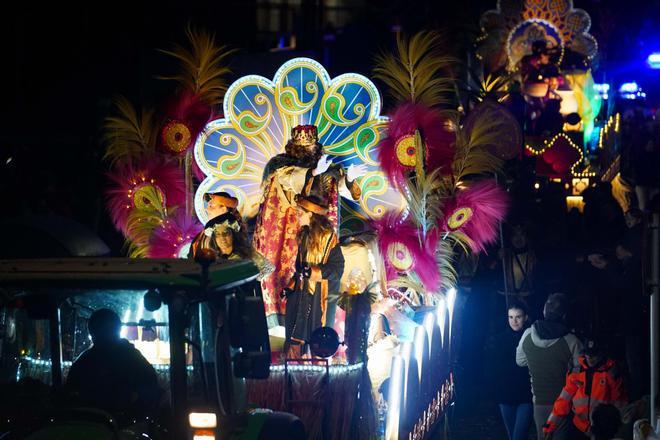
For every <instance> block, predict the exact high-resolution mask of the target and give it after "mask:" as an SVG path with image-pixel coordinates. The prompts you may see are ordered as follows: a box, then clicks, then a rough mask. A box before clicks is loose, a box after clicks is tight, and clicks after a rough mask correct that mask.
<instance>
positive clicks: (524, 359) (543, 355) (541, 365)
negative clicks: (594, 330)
mask: <svg viewBox="0 0 660 440" xmlns="http://www.w3.org/2000/svg"><path fill="white" fill-rule="evenodd" d="M567 303H568V299H567V298H566V295H564V294H562V293H553V294H552V295H550V296H548V299H547V300H546V302H545V305H544V307H543V318H544V319H540V320H538V321H536V322H535V323H534V324H532V326H531V327H530V328H528V329H527V330H525V332H524V333H523V335H522V337H521V338H520V343H519V344H518V347H517V348H516V363H517V364H518V365H520V366H521V367H523V366H526V367H528V368H529V376H530V378H531V382H532V394H533V396H534V398H533V400H534V423H535V424H536V432H537V435H538V439H539V440H543V430H542V427H543V425H544V424H545V422H546V420H547V419H548V416H549V415H550V413H551V412H552V405H553V404H554V402H555V400H556V399H557V397H558V396H559V393H561V390H562V388H563V387H564V379H565V378H566V373H568V372H569V371H570V370H571V369H572V368H574V367H577V366H579V362H578V360H579V356H580V352H581V351H582V343H581V342H580V341H579V340H578V339H577V337H576V336H575V335H574V334H572V333H570V331H569V329H568V327H567V326H566V323H565V322H566V314H567V311H568V307H567ZM565 425H566V424H565V423H563V424H562V426H558V427H557V432H558V434H559V433H563V432H564V431H565V429H566V427H565Z"/></svg>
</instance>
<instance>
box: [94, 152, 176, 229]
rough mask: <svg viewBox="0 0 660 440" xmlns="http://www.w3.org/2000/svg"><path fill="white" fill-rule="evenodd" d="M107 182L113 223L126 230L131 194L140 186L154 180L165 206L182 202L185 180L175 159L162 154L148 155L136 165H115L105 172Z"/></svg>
mask: <svg viewBox="0 0 660 440" xmlns="http://www.w3.org/2000/svg"><path fill="white" fill-rule="evenodd" d="M107 176H108V179H109V180H110V185H109V187H108V189H107V191H106V198H107V208H108V211H109V212H110V217H111V218H112V222H113V224H114V225H115V227H116V228H117V229H118V230H119V231H121V232H122V233H124V234H126V222H127V220H128V215H129V214H130V212H131V211H132V210H133V208H134V205H133V200H132V198H131V197H130V196H131V194H133V193H134V192H135V190H136V189H138V188H139V187H140V186H142V185H144V184H149V183H151V182H152V181H153V184H154V185H155V186H157V187H158V188H159V189H160V190H161V191H162V193H163V195H164V196H165V206H166V207H172V206H178V205H181V204H183V203H185V200H186V194H185V181H184V176H183V172H182V171H181V170H180V169H179V167H178V166H177V164H176V163H174V162H172V161H168V160H165V159H161V158H158V157H156V158H149V159H145V160H143V161H142V162H141V163H140V164H137V165H132V164H129V165H125V166H121V167H117V168H115V169H113V170H112V171H110V172H109V173H107Z"/></svg>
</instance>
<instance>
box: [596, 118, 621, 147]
mask: <svg viewBox="0 0 660 440" xmlns="http://www.w3.org/2000/svg"><path fill="white" fill-rule="evenodd" d="M620 125H621V115H620V114H619V113H616V114H615V115H612V116H610V117H609V119H608V120H607V124H605V126H604V127H603V129H602V130H601V131H600V136H598V148H599V149H601V150H602V149H603V138H604V137H605V136H607V135H608V134H609V132H610V130H611V129H612V128H613V129H614V133H619V127H620Z"/></svg>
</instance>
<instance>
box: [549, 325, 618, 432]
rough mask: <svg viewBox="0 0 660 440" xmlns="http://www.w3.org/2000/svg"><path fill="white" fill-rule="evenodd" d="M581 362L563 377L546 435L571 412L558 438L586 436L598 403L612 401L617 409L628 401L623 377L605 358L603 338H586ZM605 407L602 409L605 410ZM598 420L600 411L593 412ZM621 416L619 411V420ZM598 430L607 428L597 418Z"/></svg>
mask: <svg viewBox="0 0 660 440" xmlns="http://www.w3.org/2000/svg"><path fill="white" fill-rule="evenodd" d="M579 361H580V365H579V366H578V367H576V368H574V369H573V371H571V372H570V373H569V374H568V375H567V376H566V385H564V388H563V389H562V391H561V394H560V395H559V397H558V398H557V400H556V401H555V404H554V406H553V408H552V414H550V417H548V421H547V423H546V424H545V426H544V427H543V432H544V433H545V437H546V438H555V437H554V436H553V433H554V432H555V430H556V429H557V427H558V426H559V423H560V422H561V421H562V420H564V419H566V418H568V417H569V416H570V414H573V422H572V423H570V424H569V425H568V429H567V431H566V433H567V435H565V436H561V437H557V438H562V439H564V438H566V439H569V440H578V439H588V438H589V434H590V433H591V420H592V413H594V410H595V409H596V408H597V407H598V406H599V405H601V404H611V405H614V407H616V409H617V410H618V411H617V412H619V411H620V410H622V409H623V407H624V406H625V405H626V403H627V402H628V397H627V394H626V391H625V388H624V385H623V379H622V377H621V374H620V373H619V370H618V368H617V366H616V363H615V362H614V360H612V359H611V358H610V357H608V354H607V349H606V346H605V344H604V343H603V342H602V341H599V340H598V339H595V338H589V339H588V340H587V341H586V343H585V350H584V356H580V360H579ZM607 411H608V410H607V409H603V410H601V412H607ZM596 415H597V416H598V417H597V419H600V417H601V416H602V414H601V413H598V414H596ZM620 418H621V416H620V414H619V417H618V419H619V420H620ZM598 421H599V425H598V429H600V430H606V428H608V427H607V425H606V424H605V423H604V421H603V420H602V419H600V420H598Z"/></svg>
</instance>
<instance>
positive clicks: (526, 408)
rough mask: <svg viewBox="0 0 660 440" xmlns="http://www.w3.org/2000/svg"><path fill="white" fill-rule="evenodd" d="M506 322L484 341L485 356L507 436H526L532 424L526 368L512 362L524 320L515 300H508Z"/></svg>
mask: <svg viewBox="0 0 660 440" xmlns="http://www.w3.org/2000/svg"><path fill="white" fill-rule="evenodd" d="M507 315H508V320H509V325H508V327H507V329H506V330H504V331H503V332H501V333H498V334H496V335H494V336H493V337H492V338H491V339H490V341H489V344H488V357H487V358H488V360H489V361H490V362H489V364H488V365H489V366H490V368H488V372H489V373H490V374H491V377H490V379H491V380H490V381H489V382H490V383H492V384H493V385H494V392H495V395H494V397H495V402H496V403H497V404H498V405H499V407H500V412H501V413H502V419H503V420H504V425H505V426H506V430H507V433H508V434H509V440H526V439H527V437H528V433H529V427H530V425H531V424H532V417H533V408H532V391H531V387H530V384H529V373H528V372H527V368H523V367H519V366H518V365H516V356H515V353H516V347H517V346H518V342H520V337H521V336H522V334H523V332H524V330H525V327H526V324H527V319H528V318H527V311H526V308H525V306H524V305H523V304H522V303H521V302H518V301H515V300H514V301H512V302H510V303H509V310H508V313H507Z"/></svg>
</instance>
